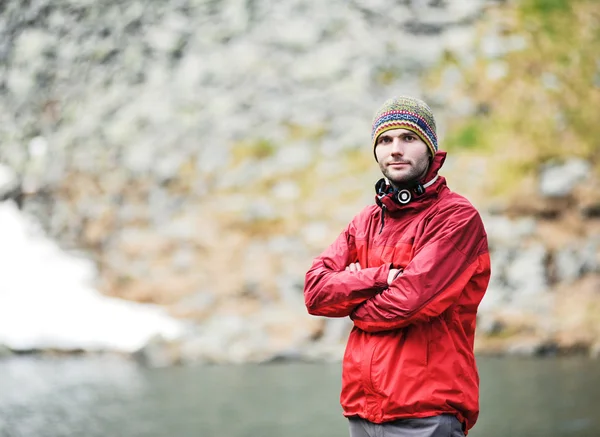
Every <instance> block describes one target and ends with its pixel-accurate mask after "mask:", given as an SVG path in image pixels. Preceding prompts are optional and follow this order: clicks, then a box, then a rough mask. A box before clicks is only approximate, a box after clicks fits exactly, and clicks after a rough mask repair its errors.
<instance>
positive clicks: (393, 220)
mask: <svg viewBox="0 0 600 437" xmlns="http://www.w3.org/2000/svg"><path fill="white" fill-rule="evenodd" d="M435 129H436V128H435V120H434V117H433V114H432V113H431V110H430V108H429V107H428V106H427V104H426V103H424V102H422V101H421V100H418V99H414V98H410V97H399V98H393V99H390V100H388V101H386V102H385V103H384V104H383V107H382V108H381V109H380V110H379V111H377V113H376V114H375V118H374V120H373V130H372V140H373V149H374V154H375V159H376V160H377V162H378V163H379V167H380V168H381V172H382V173H383V176H384V178H382V179H381V180H379V182H377V184H376V186H375V189H376V193H377V194H376V198H375V204H374V205H371V206H367V207H366V208H364V209H363V210H362V211H361V212H360V213H359V214H358V215H357V216H356V217H354V219H353V220H352V221H351V222H350V224H349V225H348V226H347V227H346V229H345V230H344V231H343V232H342V233H341V234H340V236H339V237H338V238H337V239H336V241H335V242H334V243H333V244H332V245H331V246H329V248H327V249H326V250H325V251H324V252H323V253H322V254H321V255H320V256H318V257H317V258H316V259H315V260H314V262H313V264H312V267H311V268H310V270H309V271H308V272H307V274H306V281H305V286H304V296H305V303H306V307H307V309H308V312H309V313H310V314H313V315H318V316H326V317H346V316H350V318H351V319H352V321H353V322H354V327H353V329H352V331H351V333H350V337H349V338H348V343H347V346H346V352H345V354H344V359H343V369H342V393H341V399H340V400H341V404H342V408H343V410H344V415H345V416H346V417H348V418H349V421H350V435H351V437H367V436H369V437H375V436H381V435H385V436H395V437H401V436H407V437H408V436H411V437H441V436H445V437H450V436H452V437H454V436H463V435H465V434H466V433H467V432H468V430H469V429H470V428H471V427H472V426H473V425H474V424H475V421H476V420H477V416H478V414H479V376H478V373H477V367H476V364H475V357H474V354H473V342H474V335H475V322H476V314H477V307H478V305H479V302H480V301H481V299H482V297H483V295H484V293H485V290H486V288H487V285H488V282H489V277H490V258H489V253H488V244H487V235H486V232H485V229H484V227H483V224H482V221H481V218H480V216H479V214H478V212H477V211H476V210H475V208H474V207H473V206H472V205H471V203H469V201H468V200H466V199H465V198H464V197H462V196H460V195H458V194H456V193H453V192H452V191H450V189H449V188H448V187H447V185H446V180H445V179H444V178H443V177H441V176H439V175H438V171H439V169H440V167H441V166H442V164H443V163H444V159H445V158H446V153H445V152H442V151H438V143H437V136H436V130H435Z"/></svg>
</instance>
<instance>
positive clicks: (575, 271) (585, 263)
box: [554, 240, 598, 283]
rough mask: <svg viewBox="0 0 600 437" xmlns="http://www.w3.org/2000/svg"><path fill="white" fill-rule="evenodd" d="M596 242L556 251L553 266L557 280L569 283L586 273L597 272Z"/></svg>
mask: <svg viewBox="0 0 600 437" xmlns="http://www.w3.org/2000/svg"><path fill="white" fill-rule="evenodd" d="M597 248H598V244H597V242H594V241H593V240H592V241H587V242H581V244H578V245H570V246H568V247H565V248H562V249H560V250H557V251H556V254H555V255H554V265H555V268H556V274H557V279H558V280H559V281H561V282H566V283H571V282H574V281H576V280H577V279H579V278H581V277H582V276H583V275H584V274H586V273H592V272H595V271H597V270H598V257H597Z"/></svg>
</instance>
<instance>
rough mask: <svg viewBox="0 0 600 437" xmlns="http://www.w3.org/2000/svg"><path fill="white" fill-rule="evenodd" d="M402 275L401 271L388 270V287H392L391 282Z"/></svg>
mask: <svg viewBox="0 0 600 437" xmlns="http://www.w3.org/2000/svg"><path fill="white" fill-rule="evenodd" d="M401 274H402V270H400V269H390V273H388V279H387V283H388V285H392V281H393V280H394V279H396V278H397V277H398V276H400V275H401Z"/></svg>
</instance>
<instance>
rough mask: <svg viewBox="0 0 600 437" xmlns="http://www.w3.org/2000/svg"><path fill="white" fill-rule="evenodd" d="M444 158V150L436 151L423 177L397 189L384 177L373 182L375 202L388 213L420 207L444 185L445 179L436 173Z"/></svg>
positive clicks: (431, 198)
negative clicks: (375, 182)
mask: <svg viewBox="0 0 600 437" xmlns="http://www.w3.org/2000/svg"><path fill="white" fill-rule="evenodd" d="M445 160H446V152H443V151H438V152H436V154H435V155H434V157H433V160H432V162H431V165H430V166H429V169H428V170H427V173H426V175H425V177H424V178H423V179H422V180H420V181H419V182H417V183H415V184H413V185H409V186H406V187H402V188H400V189H399V190H397V189H395V188H394V187H392V186H391V185H389V184H388V182H387V181H386V179H380V180H379V181H378V182H377V184H375V191H376V195H375V202H376V203H377V205H379V206H380V207H381V208H383V209H386V210H387V211H389V212H390V213H392V212H395V211H403V212H405V211H411V210H419V209H422V208H423V207H425V206H426V205H428V204H429V203H431V201H432V200H434V199H436V198H437V197H438V195H439V193H440V191H441V190H442V189H444V187H446V179H445V178H444V177H442V176H439V175H438V171H439V170H440V168H442V165H443V164H444V161H445Z"/></svg>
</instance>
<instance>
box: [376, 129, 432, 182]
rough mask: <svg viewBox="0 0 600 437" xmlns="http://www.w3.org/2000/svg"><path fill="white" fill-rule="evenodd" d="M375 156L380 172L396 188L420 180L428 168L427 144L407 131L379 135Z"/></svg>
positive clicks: (395, 130) (400, 130) (397, 130)
mask: <svg viewBox="0 0 600 437" xmlns="http://www.w3.org/2000/svg"><path fill="white" fill-rule="evenodd" d="M375 156H376V157H377V162H379V167H380V168H381V172H382V173H383V175H384V176H385V177H386V178H388V180H389V181H390V183H391V184H392V185H393V186H394V187H396V188H398V187H399V186H401V185H404V184H406V183H409V182H417V181H419V180H421V179H422V178H423V177H425V173H427V169H428V168H429V157H430V153H429V148H428V147H427V144H425V143H424V142H423V140H421V139H420V138H419V137H418V136H417V135H416V134H415V133H414V132H411V131H409V130H407V129H393V130H389V131H387V132H384V133H382V134H381V135H379V137H378V138H377V143H376V144H375Z"/></svg>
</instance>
